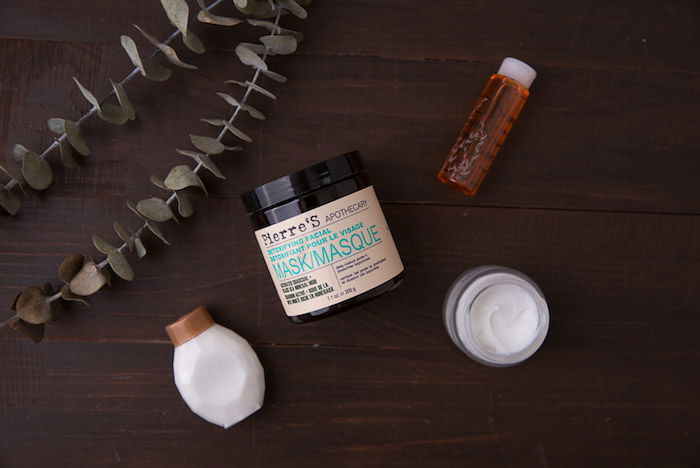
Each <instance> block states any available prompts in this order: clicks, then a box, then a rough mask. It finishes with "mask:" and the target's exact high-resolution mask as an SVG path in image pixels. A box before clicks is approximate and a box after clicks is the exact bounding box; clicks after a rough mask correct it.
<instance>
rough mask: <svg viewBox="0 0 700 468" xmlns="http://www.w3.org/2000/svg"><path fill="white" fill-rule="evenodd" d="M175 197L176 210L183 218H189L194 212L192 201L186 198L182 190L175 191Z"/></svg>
mask: <svg viewBox="0 0 700 468" xmlns="http://www.w3.org/2000/svg"><path fill="white" fill-rule="evenodd" d="M175 198H177V211H178V213H180V216H182V217H183V218H189V217H190V216H192V214H193V213H194V207H193V206H192V202H190V199H189V198H187V195H185V194H184V193H182V192H179V191H178V192H175Z"/></svg>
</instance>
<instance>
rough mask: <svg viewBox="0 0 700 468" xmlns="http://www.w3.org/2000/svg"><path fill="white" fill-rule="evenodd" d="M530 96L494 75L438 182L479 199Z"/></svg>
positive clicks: (510, 80)
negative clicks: (482, 184) (477, 195)
mask: <svg viewBox="0 0 700 468" xmlns="http://www.w3.org/2000/svg"><path fill="white" fill-rule="evenodd" d="M521 63H522V62H521ZM523 65H525V64H523ZM525 66H527V65H525ZM528 68H529V66H528ZM532 73H534V70H532ZM533 79H534V77H533ZM528 84H529V83H528ZM529 95H530V91H529V90H528V88H527V87H526V86H523V84H521V83H520V82H518V81H517V80H515V79H513V78H510V77H508V76H505V75H502V74H495V75H492V76H491V78H490V79H489V81H488V83H486V86H485V87H484V90H483V91H482V92H481V96H479V100H478V101H477V104H476V107H475V108H474V110H473V111H472V114H471V115H470V116H469V120H467V123H466V124H465V126H464V128H463V129H462V133H461V134H460V136H459V138H458V139H457V141H456V142H455V144H454V146H453V147H452V150H451V151H450V153H449V154H448V156H447V158H446V159H445V162H444V164H443V166H442V169H440V172H439V173H438V179H440V181H441V182H442V183H444V184H447V185H449V186H451V187H454V188H455V189H457V190H459V191H460V192H462V193H463V194H465V195H475V194H476V192H477V190H478V189H479V185H481V182H482V181H483V180H484V177H485V176H486V173H487V172H488V170H489V168H490V167H491V164H492V163H493V160H494V158H495V157H496V154H498V151H499V150H500V149H501V145H503V141H504V140H505V139H506V136H507V135H508V132H509V131H510V129H511V127H512V126H513V123H514V122H515V120H516V119H517V118H518V115H519V114H520V111H521V110H522V108H523V105H524V104H525V101H526V100H527V98H528V96H529Z"/></svg>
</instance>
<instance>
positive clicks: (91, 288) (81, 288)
mask: <svg viewBox="0 0 700 468" xmlns="http://www.w3.org/2000/svg"><path fill="white" fill-rule="evenodd" d="M106 283H107V277H106V276H105V274H104V273H102V271H101V270H100V269H99V268H97V265H95V262H93V261H89V262H86V263H85V264H84V265H83V267H82V268H81V269H80V271H79V272H78V273H77V274H76V275H75V276H74V277H73V279H72V280H71V281H70V284H69V286H70V291H71V292H72V293H73V294H77V295H78V296H89V295H91V294H95V293H96V292H97V291H99V290H100V289H101V288H102V286H104V285H105V284H106Z"/></svg>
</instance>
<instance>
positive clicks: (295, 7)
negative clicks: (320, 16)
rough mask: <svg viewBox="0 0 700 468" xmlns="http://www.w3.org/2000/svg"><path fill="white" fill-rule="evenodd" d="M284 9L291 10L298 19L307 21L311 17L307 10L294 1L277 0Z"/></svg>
mask: <svg viewBox="0 0 700 468" xmlns="http://www.w3.org/2000/svg"><path fill="white" fill-rule="evenodd" d="M276 1H277V3H279V4H280V5H281V6H282V7H284V8H286V9H287V10H289V12H290V13H291V14H293V15H294V16H296V17H297V18H301V19H306V18H307V17H308V16H309V15H308V13H307V12H306V10H305V9H304V8H303V7H302V6H301V5H299V4H298V3H297V2H295V1H294V0H276Z"/></svg>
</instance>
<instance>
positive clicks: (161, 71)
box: [144, 62, 173, 81]
mask: <svg viewBox="0 0 700 468" xmlns="http://www.w3.org/2000/svg"><path fill="white" fill-rule="evenodd" d="M144 69H145V70H146V78H148V79H149V80H152V81H167V80H168V79H169V78H170V75H172V74H173V71H172V70H171V69H169V68H168V67H163V66H161V65H158V64H157V63H154V62H148V63H145V64H144Z"/></svg>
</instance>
